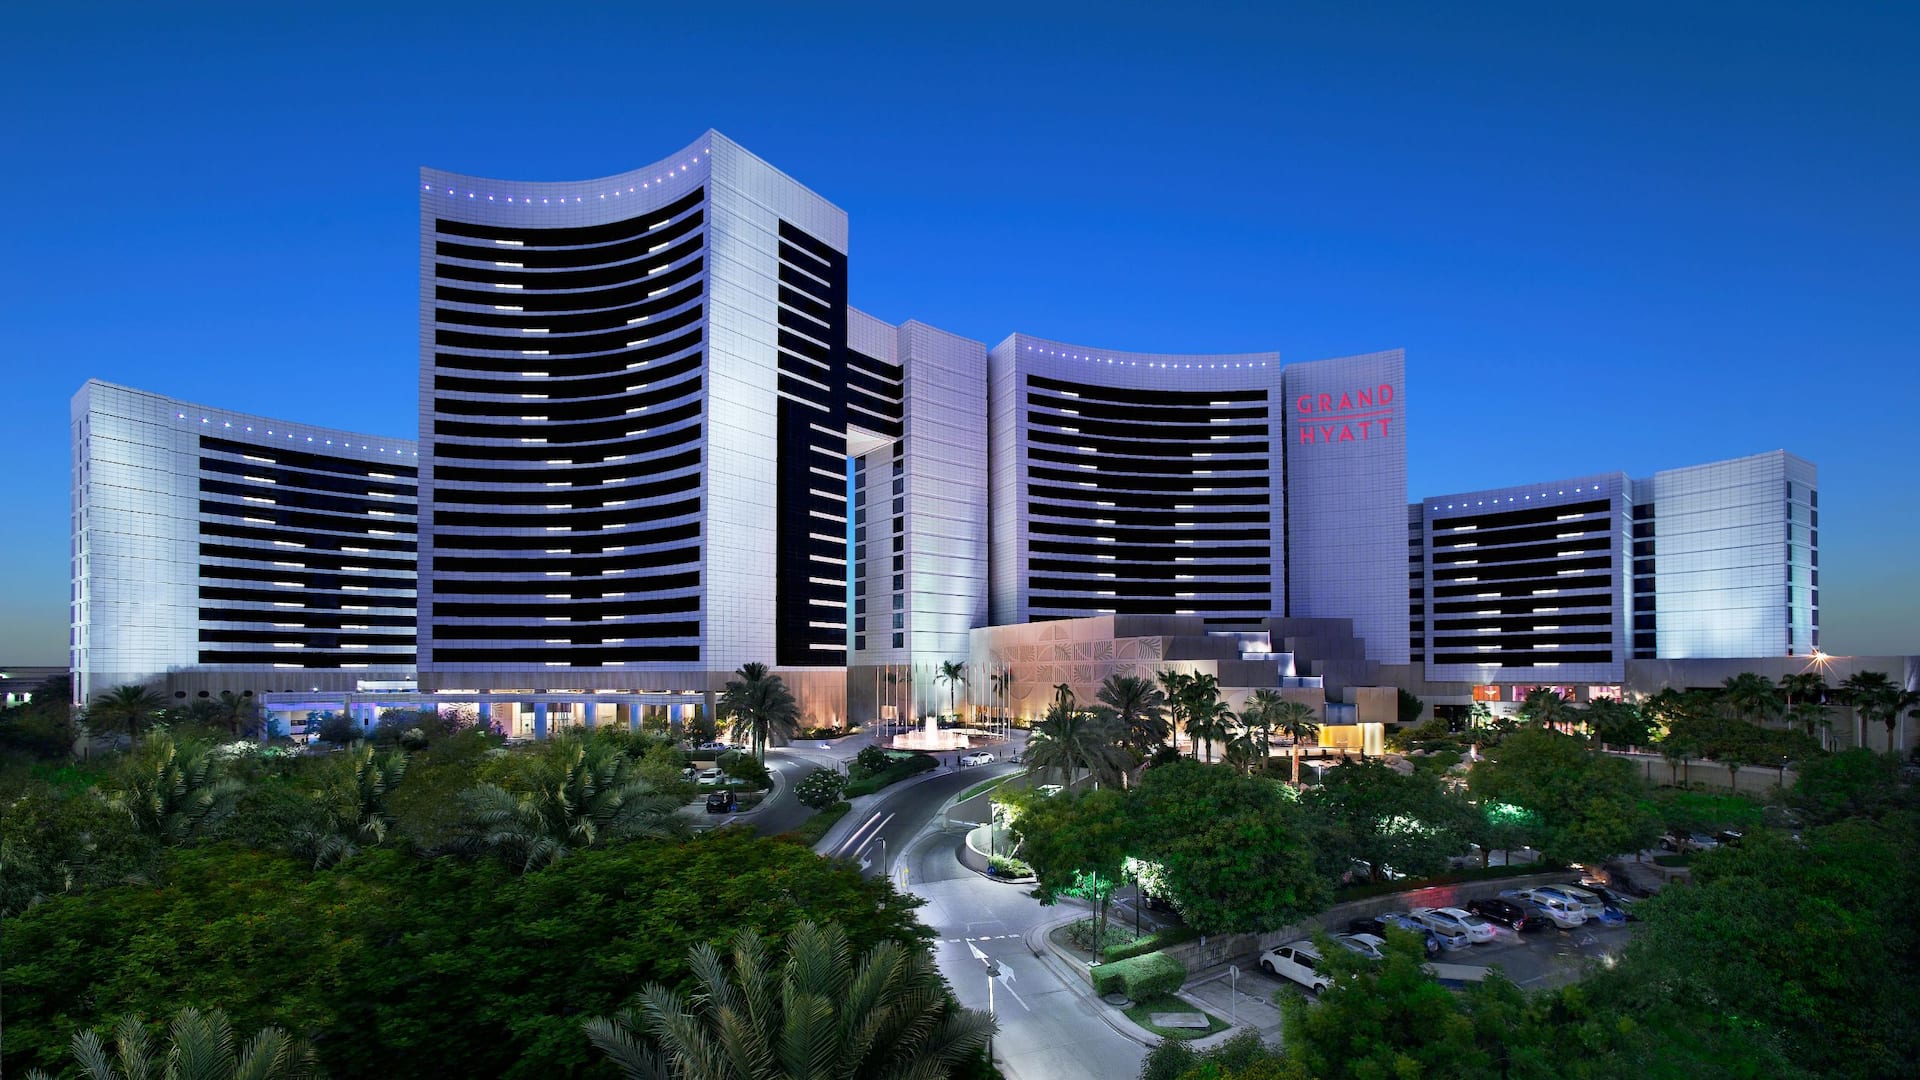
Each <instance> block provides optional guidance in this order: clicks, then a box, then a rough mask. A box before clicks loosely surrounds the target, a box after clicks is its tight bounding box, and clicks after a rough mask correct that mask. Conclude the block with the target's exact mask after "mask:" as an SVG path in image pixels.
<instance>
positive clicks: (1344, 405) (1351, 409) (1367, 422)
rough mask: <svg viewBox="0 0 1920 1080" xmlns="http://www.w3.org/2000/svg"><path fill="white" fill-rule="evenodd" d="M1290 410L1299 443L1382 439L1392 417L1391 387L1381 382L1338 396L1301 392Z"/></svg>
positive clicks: (1307, 444)
mask: <svg viewBox="0 0 1920 1080" xmlns="http://www.w3.org/2000/svg"><path fill="white" fill-rule="evenodd" d="M1293 413H1294V424H1295V426H1296V427H1298V428H1299V430H1300V442H1301V444H1302V445H1306V446H1310V445H1313V444H1314V443H1333V442H1365V441H1367V440H1368V439H1384V438H1386V437H1387V432H1388V425H1389V424H1390V423H1391V422H1392V420H1393V387H1391V386H1389V385H1387V384H1386V383H1381V384H1380V385H1379V386H1376V387H1373V388H1371V389H1368V390H1347V391H1343V392H1341V394H1340V395H1339V396H1338V397H1336V396H1334V395H1333V394H1301V395H1300V396H1299V397H1297V398H1295V399H1293Z"/></svg>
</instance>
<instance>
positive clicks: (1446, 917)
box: [1413, 907, 1499, 945]
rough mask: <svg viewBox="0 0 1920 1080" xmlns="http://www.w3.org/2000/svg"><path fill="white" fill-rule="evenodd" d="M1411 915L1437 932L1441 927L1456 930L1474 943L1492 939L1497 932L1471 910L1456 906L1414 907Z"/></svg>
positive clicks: (1490, 924)
mask: <svg viewBox="0 0 1920 1080" xmlns="http://www.w3.org/2000/svg"><path fill="white" fill-rule="evenodd" d="M1413 917H1414V918H1416V919H1419V920H1420V921H1421V922H1422V923H1424V924H1426V925H1427V926H1428V927H1431V928H1432V929H1433V930H1434V931H1436V932H1438V931H1439V929H1440V928H1441V927H1443V926H1444V927H1446V928H1448V929H1450V930H1458V931H1460V932H1462V933H1464V934H1466V935H1467V937H1468V938H1469V939H1470V940H1471V941H1472V942H1473V944H1475V945H1479V944H1482V943H1484V942H1488V941H1492V940H1493V939H1494V937H1495V936H1496V935H1497V934H1498V933H1499V931H1498V930H1496V929H1495V928H1494V925H1493V924H1492V923H1490V922H1488V921H1487V920H1485V919H1483V918H1481V917H1480V916H1478V915H1475V914H1474V913H1473V912H1471V911H1467V910H1465V909H1463V908H1457V907H1442V908H1415V909H1413Z"/></svg>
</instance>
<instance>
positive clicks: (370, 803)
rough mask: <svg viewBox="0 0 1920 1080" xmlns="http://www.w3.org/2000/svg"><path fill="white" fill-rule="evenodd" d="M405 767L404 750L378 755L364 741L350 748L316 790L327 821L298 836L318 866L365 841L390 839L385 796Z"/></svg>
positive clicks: (345, 855) (346, 854)
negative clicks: (337, 767)
mask: <svg viewBox="0 0 1920 1080" xmlns="http://www.w3.org/2000/svg"><path fill="white" fill-rule="evenodd" d="M406 772H407V756H406V755H405V754H401V753H388V754H383V755H381V756H380V757H378V758H376V757H374V755H373V747H372V745H371V744H368V743H364V742H362V743H356V744H355V745H354V747H353V748H352V749H351V750H349V751H347V756H346V758H345V760H343V761H342V762H341V763H340V766H339V771H338V772H336V773H335V774H334V775H333V776H331V777H329V778H328V780H327V782H326V784H325V786H323V787H322V788H321V790H319V791H316V792H314V795H313V797H314V799H316V800H317V801H318V802H319V803H320V805H321V810H322V813H323V814H324V819H325V821H324V824H323V825H322V826H321V827H319V828H317V829H315V828H309V829H306V830H304V831H303V832H302V833H301V834H300V835H299V836H298V838H297V844H296V846H297V847H298V849H299V850H301V851H302V852H306V851H311V852H312V853H313V867H314V869H316V870H321V869H325V868H326V867H329V866H332V865H334V864H335V863H338V862H340V861H341V860H343V859H346V858H349V857H351V856H352V855H353V854H354V853H355V852H356V851H358V850H359V849H360V847H361V846H362V845H368V846H370V845H373V844H378V843H381V842H383V841H385V840H386V838H387V830H388V827H389V826H390V825H391V823H392V820H391V818H390V817H389V816H388V814H387V796H388V795H389V794H390V793H391V792H392V791H393V789H394V788H395V787H396V786H397V785H398V784H399V783H400V778H401V777H402V776H405V775H406Z"/></svg>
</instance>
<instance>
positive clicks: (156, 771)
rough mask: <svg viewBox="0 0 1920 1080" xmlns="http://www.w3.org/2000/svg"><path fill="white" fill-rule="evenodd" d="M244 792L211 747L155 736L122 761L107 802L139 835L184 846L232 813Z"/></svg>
mask: <svg viewBox="0 0 1920 1080" xmlns="http://www.w3.org/2000/svg"><path fill="white" fill-rule="evenodd" d="M243 790H244V785H242V784H241V783H240V782H239V781H238V780H234V779H231V778H230V777H228V776H226V775H225V768H224V764H223V762H222V760H221V759H220V757H219V756H218V755H216V754H214V753H213V752H212V748H211V747H208V746H206V745H205V744H200V743H187V744H184V745H176V744H175V743H174V741H173V739H171V738H170V737H168V736H166V735H154V736H151V737H149V738H147V739H145V740H142V741H141V742H140V743H139V744H138V745H137V746H135V747H134V749H133V750H132V752H130V753H128V754H127V755H126V756H125V757H123V758H122V759H121V760H120V762H119V764H118V765H117V766H116V767H115V768H114V772H113V781H112V783H111V785H110V786H109V787H108V788H107V789H106V799H107V805H109V806H111V807H113V808H114V809H115V810H118V811H120V812H121V813H123V814H126V815H127V816H128V818H129V819H131V820H132V822H133V827H134V828H135V829H136V830H138V831H139V832H140V833H142V834H143V835H146V836H150V837H152V838H154V839H155V840H158V841H159V842H160V843H163V844H184V843H186V842H187V841H189V840H191V839H193V838H194V837H196V836H198V835H199V834H200V833H201V832H203V831H205V830H207V829H210V828H212V827H213V826H214V825H217V824H218V823H219V822H220V820H221V819H222V818H224V817H226V816H227V815H228V814H230V813H232V812H233V804H234V802H235V800H237V799H238V798H239V797H240V793H241V792H242V791H243Z"/></svg>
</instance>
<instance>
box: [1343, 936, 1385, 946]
mask: <svg viewBox="0 0 1920 1080" xmlns="http://www.w3.org/2000/svg"><path fill="white" fill-rule="evenodd" d="M1342 936H1344V937H1345V938H1346V939H1347V940H1348V941H1358V942H1362V943H1364V944H1367V945H1372V946H1375V947H1376V948H1377V947H1379V946H1381V945H1385V944H1386V943H1387V939H1386V938H1383V937H1381V936H1380V935H1379V934H1345V935H1342Z"/></svg>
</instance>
